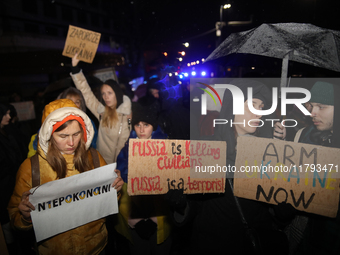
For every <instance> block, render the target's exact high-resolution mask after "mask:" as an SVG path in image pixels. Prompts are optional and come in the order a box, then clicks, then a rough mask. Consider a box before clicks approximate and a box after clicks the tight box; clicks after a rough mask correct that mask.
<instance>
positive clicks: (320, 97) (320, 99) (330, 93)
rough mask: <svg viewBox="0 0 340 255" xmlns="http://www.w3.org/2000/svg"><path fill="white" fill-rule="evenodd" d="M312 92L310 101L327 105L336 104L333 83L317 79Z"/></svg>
mask: <svg viewBox="0 0 340 255" xmlns="http://www.w3.org/2000/svg"><path fill="white" fill-rule="evenodd" d="M310 93H311V99H310V102H312V103H319V104H325V105H334V88H333V84H331V83H328V82H324V81H317V82H316V83H315V84H314V85H313V87H312V89H311V91H310Z"/></svg>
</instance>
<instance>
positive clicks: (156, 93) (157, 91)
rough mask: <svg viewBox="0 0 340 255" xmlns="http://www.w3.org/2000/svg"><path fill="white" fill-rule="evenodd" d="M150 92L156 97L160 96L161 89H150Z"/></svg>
mask: <svg viewBox="0 0 340 255" xmlns="http://www.w3.org/2000/svg"><path fill="white" fill-rule="evenodd" d="M150 93H151V95H152V96H153V97H154V98H159V90H158V89H150Z"/></svg>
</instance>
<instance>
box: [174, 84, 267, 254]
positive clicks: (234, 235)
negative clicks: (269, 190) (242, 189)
mask: <svg viewBox="0 0 340 255" xmlns="http://www.w3.org/2000/svg"><path fill="white" fill-rule="evenodd" d="M230 83H231V84H232V85H235V86H237V87H238V88H239V89H241V91H242V92H243V95H244V97H245V100H246V101H245V102H244V114H243V115H234V114H233V95H232V93H231V91H230V90H229V89H226V90H225V92H224V97H223V103H222V108H221V111H220V116H219V119H226V120H227V121H228V123H227V124H223V125H222V124H221V125H217V126H216V127H215V133H214V139H213V140H217V141H226V142H227V158H226V163H225V164H226V166H227V167H228V166H234V164H235V158H236V153H237V151H236V143H237V137H238V136H259V137H271V135H272V131H271V126H267V123H266V121H264V125H263V126H262V127H258V126H259V122H258V119H260V118H261V117H262V116H259V115H255V114H253V113H251V112H250V110H249V109H248V105H247V98H248V97H247V95H248V93H247V88H248V87H252V89H253V100H252V101H253V106H254V108H255V109H257V110H259V109H268V107H270V106H271V93H270V91H269V89H268V88H267V87H266V86H265V85H264V84H262V83H261V82H258V81H255V80H251V79H235V80H232V81H231V82H230ZM250 119H254V120H255V119H256V121H253V123H252V127H251V126H248V125H247V123H248V121H249V120H250ZM243 120H244V123H245V125H242V124H236V123H235V124H233V125H232V126H231V122H237V123H242V122H243ZM269 124H270V123H269ZM230 169H231V168H230ZM226 177H227V179H228V178H229V179H231V180H232V178H233V173H229V172H227V176H226ZM187 200H188V203H187V205H188V206H187V207H188V209H185V210H182V211H184V212H185V213H184V215H186V217H184V218H183V217H182V218H179V219H180V221H181V222H178V223H182V222H185V221H186V220H187V219H190V218H191V217H192V218H193V221H192V224H193V225H192V226H193V228H192V237H191V247H190V249H191V251H192V252H193V254H218V253H221V251H224V253H226V254H252V253H253V249H252V246H251V242H250V241H249V238H248V236H247V234H246V231H245V228H244V225H243V222H242V220H241V216H240V213H239V210H238V207H237V205H236V201H235V198H234V195H233V188H232V187H231V185H230V184H229V181H228V180H226V187H225V193H221V194H204V195H194V196H192V195H191V196H187ZM238 201H239V204H240V206H241V208H242V210H243V214H244V217H245V219H246V221H247V223H248V226H249V227H250V228H257V227H261V228H263V229H268V230H270V229H271V228H272V218H271V215H270V213H269V210H268V209H269V206H268V205H267V204H264V203H261V202H257V201H253V200H248V199H243V198H238ZM176 214H177V215H176ZM176 214H175V215H174V216H175V217H174V218H175V219H176V218H178V214H179V213H176ZM185 218H187V219H185Z"/></svg>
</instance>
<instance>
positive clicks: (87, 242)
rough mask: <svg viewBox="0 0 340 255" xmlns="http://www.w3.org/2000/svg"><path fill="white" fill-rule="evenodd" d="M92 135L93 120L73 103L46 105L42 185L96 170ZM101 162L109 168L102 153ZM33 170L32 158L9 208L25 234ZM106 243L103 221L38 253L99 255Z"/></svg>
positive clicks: (41, 133)
mask: <svg viewBox="0 0 340 255" xmlns="http://www.w3.org/2000/svg"><path fill="white" fill-rule="evenodd" d="M93 134H94V130H93V127H92V124H91V120H90V119H89V117H88V116H87V115H86V114H85V113H84V112H83V111H82V110H80V109H78V108H77V107H76V105H75V104H74V103H73V102H72V101H71V100H69V99H59V100H55V101H53V102H51V103H49V104H48V105H46V106H45V109H44V112H43V116H42V126H41V128H40V131H39V142H38V149H37V154H38V155H37V156H38V162H39V170H40V184H44V183H47V182H50V181H54V180H57V179H62V178H67V177H70V176H74V175H77V174H80V173H82V172H85V171H89V170H91V169H93V168H94V163H93V158H92V154H91V152H90V151H89V150H88V149H89V147H90V144H91V141H92V138H93ZM98 158H99V165H100V166H104V165H106V163H105V160H104V159H103V157H102V156H101V155H100V154H99V153H98ZM31 166H32V165H31V158H28V159H26V160H25V161H24V162H23V163H22V164H21V166H20V168H19V170H18V173H17V178H16V185H15V189H14V192H13V195H12V197H11V200H10V202H9V205H8V212H9V216H10V219H11V223H12V225H13V226H14V228H15V229H18V230H24V231H28V230H30V229H32V221H31V216H30V212H31V210H34V209H35V208H34V207H33V205H32V204H31V203H30V202H29V195H30V194H31V193H30V192H29V190H30V189H31V188H32V186H33V185H32V183H33V181H32V179H33V176H32V170H31ZM120 181H121V182H122V180H121V178H117V179H116V180H115V182H114V183H113V186H115V185H117V186H116V187H117V190H120V188H121V186H120V185H121V184H122V183H121V182H120ZM119 182H120V183H119ZM65 216H66V215H65ZM106 243H107V230H106V226H105V219H104V218H102V219H99V220H96V221H93V222H90V223H87V224H85V225H82V226H80V227H77V228H74V229H71V230H69V231H66V232H63V233H60V234H57V235H55V236H53V237H51V238H49V239H46V240H43V241H41V242H39V243H38V244H37V249H38V253H39V254H84V253H85V254H99V253H100V252H101V251H102V250H103V249H104V247H105V245H106Z"/></svg>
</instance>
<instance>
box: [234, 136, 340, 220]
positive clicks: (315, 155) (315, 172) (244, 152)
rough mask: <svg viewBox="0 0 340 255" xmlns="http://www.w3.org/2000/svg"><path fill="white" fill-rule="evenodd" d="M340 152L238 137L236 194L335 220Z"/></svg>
mask: <svg viewBox="0 0 340 255" xmlns="http://www.w3.org/2000/svg"><path fill="white" fill-rule="evenodd" d="M339 154H340V149H336V148H328V147H323V146H317V145H310V144H304V143H294V142H285V141H281V140H276V139H267V138H256V137H239V138H238V140H237V157H236V163H235V166H236V172H235V174H234V178H235V179H234V194H235V195H236V196H238V197H244V198H248V199H253V200H258V201H262V202H266V203H271V204H278V203H281V202H287V203H290V204H292V205H293V206H294V207H295V208H296V209H298V210H302V211H306V212H310V213H315V214H320V215H324V216H328V217H335V216H336V214H337V210H338V203H339V191H340V189H339V184H340V179H339V177H340V173H339V165H340V157H339Z"/></svg>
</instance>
